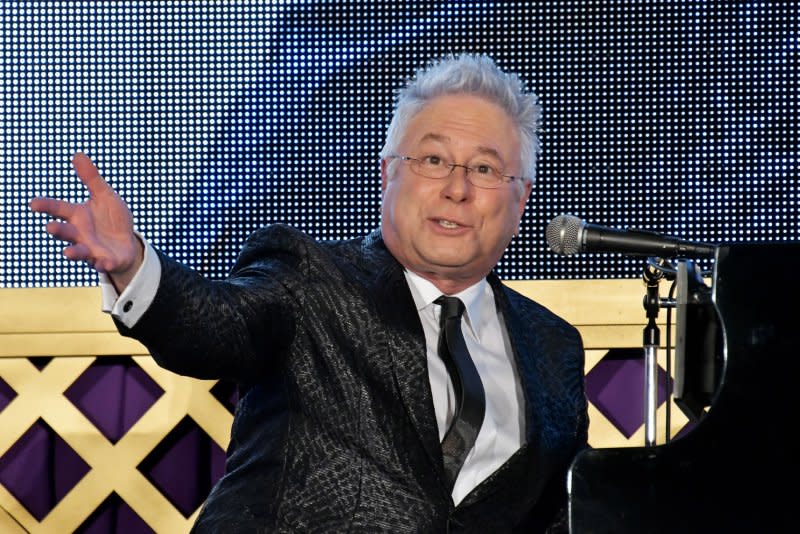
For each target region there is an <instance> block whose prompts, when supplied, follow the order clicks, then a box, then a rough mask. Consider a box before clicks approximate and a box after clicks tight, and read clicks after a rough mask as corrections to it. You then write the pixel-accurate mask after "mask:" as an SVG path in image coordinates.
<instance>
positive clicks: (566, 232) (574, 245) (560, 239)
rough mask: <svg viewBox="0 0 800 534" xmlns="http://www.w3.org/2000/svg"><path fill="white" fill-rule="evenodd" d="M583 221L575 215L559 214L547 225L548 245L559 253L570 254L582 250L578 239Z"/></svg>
mask: <svg viewBox="0 0 800 534" xmlns="http://www.w3.org/2000/svg"><path fill="white" fill-rule="evenodd" d="M582 227H583V221H582V220H581V219H579V218H578V217H575V216H574V215H566V214H565V215H559V216H557V217H555V218H554V219H553V220H552V221H550V224H548V225H547V231H546V233H545V234H546V238H547V245H548V246H549V247H550V249H551V250H552V251H553V252H555V253H557V254H564V255H566V256H570V255H572V254H577V253H578V252H580V251H581V243H580V240H579V239H578V237H579V235H580V233H581V228H582Z"/></svg>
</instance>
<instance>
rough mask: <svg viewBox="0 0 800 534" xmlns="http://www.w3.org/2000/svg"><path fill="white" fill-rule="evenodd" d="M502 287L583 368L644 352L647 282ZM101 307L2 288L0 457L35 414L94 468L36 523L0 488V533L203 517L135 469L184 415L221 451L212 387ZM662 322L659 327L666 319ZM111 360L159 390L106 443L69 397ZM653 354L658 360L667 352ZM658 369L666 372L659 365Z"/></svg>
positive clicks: (598, 440)
mask: <svg viewBox="0 0 800 534" xmlns="http://www.w3.org/2000/svg"><path fill="white" fill-rule="evenodd" d="M509 285H510V286H512V287H514V288H515V289H517V290H518V291H521V292H522V293H524V294H526V295H528V296H530V297H531V298H534V299H535V300H537V301H539V302H541V303H542V304H544V305H545V306H548V307H549V308H551V309H552V310H554V311H555V312H557V313H559V314H560V315H562V316H563V317H564V318H566V319H567V320H568V321H570V322H571V323H572V324H574V325H576V326H577V327H578V329H579V330H580V331H581V334H582V336H583V339H584V343H585V345H586V357H587V359H586V372H588V371H589V370H591V368H592V367H594V365H595V364H597V362H599V361H600V360H601V359H602V358H603V356H604V355H605V354H607V352H608V350H609V349H612V348H620V347H625V348H633V347H640V346H641V341H642V329H643V327H644V319H645V314H644V310H643V308H642V304H641V303H642V297H643V295H644V286H643V285H642V283H641V282H640V281H638V280H591V281H589V280H571V281H520V282H510V283H509ZM99 308H100V292H99V289H98V288H96V287H93V288H47V289H39V288H37V289H15V288H14V289H0V378H2V380H3V381H5V382H6V384H8V386H10V387H11V388H12V389H13V390H14V392H15V394H16V395H15V396H14V397H13V399H11V400H10V402H9V403H8V404H7V405H6V407H5V408H4V409H3V410H2V411H0V457H2V456H3V455H4V454H5V453H6V452H7V451H8V450H9V449H10V448H11V447H12V446H13V445H14V444H15V443H16V442H17V441H18V440H19V439H20V437H21V436H22V435H23V434H24V433H25V432H26V430H27V429H29V428H30V427H31V425H33V424H34V423H35V422H36V421H38V420H39V419H41V420H43V421H44V422H45V423H46V424H47V425H49V426H50V427H51V428H52V429H53V430H54V431H55V432H56V433H57V434H58V435H59V436H60V437H61V438H62V439H63V440H64V441H65V442H66V443H67V444H68V445H69V446H70V447H71V448H72V449H73V450H74V451H75V452H76V453H77V454H78V455H79V456H80V457H81V458H82V459H83V461H85V462H86V464H88V466H89V469H88V472H87V474H86V475H85V476H83V478H82V479H80V481H79V482H78V483H77V485H75V486H74V487H73V488H72V489H71V490H70V491H69V492H68V493H67V494H66V495H65V496H64V497H63V499H62V500H61V501H59V502H58V503H57V504H56V505H55V506H54V507H53V508H52V510H51V511H50V512H49V513H48V514H47V515H46V516H45V517H43V518H42V519H41V521H39V520H37V519H36V517H34V515H32V514H31V513H30V512H29V511H28V510H27V509H26V507H25V506H24V505H23V504H21V503H20V502H19V501H18V500H17V499H16V498H15V497H14V495H13V494H12V493H11V492H10V491H8V489H7V488H5V487H3V486H2V485H0V532H3V533H18V532H19V533H23V532H35V533H39V532H41V533H58V534H63V533H68V532H72V531H74V530H75V529H76V528H78V527H79V526H80V525H82V524H83V523H84V521H86V519H87V518H88V517H89V516H90V515H91V514H92V513H93V511H94V510H95V509H96V508H97V507H98V506H99V505H100V504H101V503H102V502H103V501H104V500H105V499H107V498H108V496H109V495H111V494H112V492H114V493H116V494H117V495H118V496H119V497H120V498H121V499H122V500H123V501H124V502H125V503H126V504H127V505H128V506H129V507H130V508H131V509H132V510H133V511H134V512H135V513H136V514H138V515H139V516H140V518H141V519H142V520H143V521H144V522H145V523H147V524H148V525H149V526H150V528H152V529H153V530H154V531H155V532H158V533H168V534H180V533H185V532H188V531H189V528H190V526H191V524H192V523H193V521H194V519H195V518H196V515H197V513H198V510H195V511H194V513H192V514H191V515H190V516H189V517H185V516H184V514H182V513H181V512H179V511H178V510H177V509H176V508H175V506H173V504H171V503H170V501H169V500H168V499H167V498H165V497H164V496H163V495H162V493H161V492H160V491H159V490H158V489H157V488H156V487H155V486H154V485H153V484H152V483H151V482H150V481H149V480H148V479H147V477H145V476H144V475H143V474H142V473H141V472H140V471H139V470H138V469H137V465H139V464H140V463H141V462H142V460H143V459H144V458H145V457H146V456H147V455H148V454H149V453H150V452H151V451H152V450H153V449H154V448H155V447H156V446H157V445H158V444H159V443H160V442H161V441H162V440H163V439H164V437H165V436H166V435H167V434H168V433H170V431H172V430H173V429H174V428H175V426H176V425H177V424H178V423H179V422H180V421H181V420H183V419H184V418H185V417H186V416H187V415H189V416H190V417H191V418H192V419H193V420H194V421H195V422H196V423H197V425H198V426H199V427H200V428H201V429H202V430H203V431H204V432H205V433H206V434H208V436H210V438H211V439H212V440H213V441H214V442H215V443H216V444H217V445H219V447H221V448H222V449H225V447H226V446H227V444H228V440H229V437H230V426H231V422H232V415H231V413H230V411H229V410H228V409H227V408H225V407H224V406H223V404H222V403H221V402H219V401H218V400H217V398H216V397H215V396H214V395H213V394H212V392H211V391H210V390H211V388H212V387H213V386H214V385H215V382H214V381H207V380H195V379H190V378H186V377H182V376H178V375H176V374H173V373H171V372H169V371H166V370H164V369H161V368H160V367H158V366H157V365H156V364H155V363H154V361H153V360H152V359H151V358H150V357H149V356H148V355H147V351H146V350H145V349H144V347H143V346H142V345H140V344H139V343H137V342H135V341H133V340H131V339H128V338H124V337H122V336H120V335H119V334H118V333H117V332H116V329H115V328H114V325H113V323H112V321H111V319H110V317H109V316H108V315H106V314H103V313H102V312H100V310H99ZM660 319H661V321H662V324H661V327H662V329H663V327H664V325H663V321H664V317H661V318H660ZM662 338H663V336H662ZM118 355H125V356H132V358H133V361H134V362H135V363H136V364H137V365H138V366H139V367H141V369H142V370H143V371H144V372H145V373H147V375H149V377H150V378H151V379H152V380H153V381H154V382H155V383H156V384H158V386H159V387H160V388H161V389H163V390H164V394H163V395H161V396H160V397H159V398H158V399H157V400H156V401H155V403H154V404H153V405H152V406H151V407H150V408H149V409H148V410H147V411H146V412H145V413H144V415H142V416H141V418H139V419H138V421H137V422H136V423H135V424H134V425H133V426H132V427H131V428H130V429H129V430H128V431H127V432H126V433H125V434H124V435H123V436H122V437H121V438H120V439H119V440H118V441H116V442H115V443H112V442H111V441H110V440H109V439H108V438H106V437H105V436H104V435H103V433H102V432H100V430H98V428H97V427H96V426H95V425H94V424H93V423H92V422H91V421H90V420H89V419H88V418H87V417H86V416H85V415H84V414H83V413H82V412H81V410H79V409H78V408H77V407H76V406H75V405H73V404H72V402H70V400H69V399H68V398H67V397H66V396H65V395H64V392H65V391H66V390H67V388H69V387H70V385H71V384H72V383H73V382H74V381H75V380H76V379H77V378H78V377H79V376H80V375H81V374H82V373H83V372H84V371H85V370H86V369H87V368H88V367H89V366H90V365H92V363H93V362H95V360H96V359H97V358H102V357H106V356H118ZM37 356H47V357H53V358H52V360H51V361H50V362H49V363H48V364H47V365H46V366H44V367H43V368H41V369H40V368H39V367H38V366H37V365H35V364H34V362H33V361H32V360H31V359H30V358H31V357H37ZM659 357H660V358H662V359H663V358H664V351H660V354H659ZM660 363H661V365H662V367H663V366H664V362H663V361H662V362H660ZM660 410H661V411H660V416H661V421H662V423H661V428H660V429H659V438H658V439H659V441H663V438H664V435H665V429H664V428H663V426H664V423H663V420H664V417H663V410H664V406H662V407H661V408H660ZM673 413H674V414H675V416H674V417H673V418H672V422H671V426H672V430H671V433H673V434H674V433H675V432H676V431H677V430H678V429H680V428H681V427H682V426H683V425H684V424H685V423H686V419H685V418H683V416H682V414H680V412H679V410H673ZM590 418H591V426H590V442H591V444H592V445H593V446H595V447H609V446H641V445H642V444H643V443H644V437H643V432H644V429H643V428H640V429H639V431H637V432H636V433H634V434H633V435H632V436H630V437H625V436H624V435H622V434H621V433H620V431H619V430H617V428H616V427H615V426H614V425H612V424H611V422H610V421H608V420H607V419H606V417H605V416H604V415H603V414H602V413H601V412H600V411H599V410H598V409H596V408H595V407H594V406H592V405H590Z"/></svg>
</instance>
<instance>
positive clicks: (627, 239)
mask: <svg viewBox="0 0 800 534" xmlns="http://www.w3.org/2000/svg"><path fill="white" fill-rule="evenodd" d="M546 234H547V244H548V245H549V246H550V249H551V250H552V251H553V252H555V253H557V254H563V255H565V256H571V255H573V254H579V253H581V252H620V253H622V254H630V255H634V256H656V257H658V258H675V257H698V258H713V257H714V253H715V251H716V245H712V244H710V243H700V242H697V241H686V240H684V239H678V238H676V237H670V236H665V235H661V234H658V233H656V232H650V231H648V230H638V229H636V230H634V229H631V230H618V229H616V228H608V227H606V226H600V225H598V224H590V223H587V222H585V221H582V220H581V219H579V218H578V217H575V216H574V215H566V214H565V215H559V216H557V217H555V218H554V219H553V220H552V221H550V224H548V225H547V233H546Z"/></svg>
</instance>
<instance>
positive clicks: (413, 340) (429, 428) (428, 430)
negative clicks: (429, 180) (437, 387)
mask: <svg viewBox="0 0 800 534" xmlns="http://www.w3.org/2000/svg"><path fill="white" fill-rule="evenodd" d="M373 246H374V247H376V248H377V249H380V250H383V251H384V254H385V258H380V261H379V262H378V265H380V266H381V267H380V268H379V270H378V273H377V276H376V277H375V279H374V283H373V287H372V294H373V295H375V306H376V307H377V309H378V316H379V320H380V321H381V322H382V323H383V326H384V328H385V330H386V332H387V334H388V340H389V353H390V357H391V359H392V374H393V376H394V380H395V384H396V386H397V389H398V391H399V392H400V396H401V397H402V401H403V405H404V407H405V410H406V413H407V414H408V417H409V419H410V420H411V422H412V424H413V425H414V427H415V429H416V431H417V433H418V434H419V438H420V440H421V441H422V444H423V447H424V449H425V451H426V453H427V456H428V457H429V459H430V461H431V463H432V465H433V467H434V472H436V473H437V476H438V478H439V479H440V481H442V480H443V467H442V466H443V460H442V450H441V445H440V443H439V430H438V427H437V423H436V415H435V412H434V408H433V398H432V397H431V390H430V379H429V377H428V360H427V349H426V346H425V334H424V332H423V330H422V324H421V323H420V320H419V314H418V313H417V309H416V306H415V305H414V299H413V297H412V296H411V291H410V290H409V288H408V283H407V282H406V279H405V276H404V274H403V268H402V266H401V265H400V264H399V263H398V262H397V260H395V259H394V257H392V256H391V254H389V252H388V251H387V250H386V249H385V246H384V245H383V242H382V240H381V239H380V238H379V237H378V238H377V239H376V240H375V242H374V243H373Z"/></svg>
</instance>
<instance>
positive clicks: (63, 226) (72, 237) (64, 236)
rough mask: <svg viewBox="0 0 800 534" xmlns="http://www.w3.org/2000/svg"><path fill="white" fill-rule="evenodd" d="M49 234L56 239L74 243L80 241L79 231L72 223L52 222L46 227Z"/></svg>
mask: <svg viewBox="0 0 800 534" xmlns="http://www.w3.org/2000/svg"><path fill="white" fill-rule="evenodd" d="M45 229H46V230H47V233H48V234H50V235H51V236H53V237H55V238H56V239H60V240H62V241H69V242H71V243H74V242H76V241H78V229H77V228H75V226H74V225H72V224H70V223H64V222H58V221H50V222H49V223H47V226H45Z"/></svg>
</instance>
